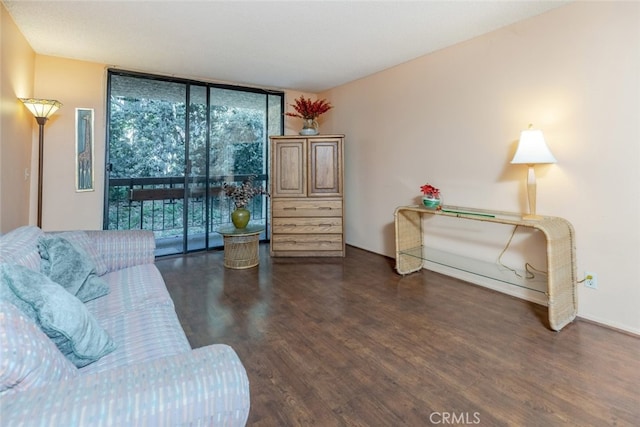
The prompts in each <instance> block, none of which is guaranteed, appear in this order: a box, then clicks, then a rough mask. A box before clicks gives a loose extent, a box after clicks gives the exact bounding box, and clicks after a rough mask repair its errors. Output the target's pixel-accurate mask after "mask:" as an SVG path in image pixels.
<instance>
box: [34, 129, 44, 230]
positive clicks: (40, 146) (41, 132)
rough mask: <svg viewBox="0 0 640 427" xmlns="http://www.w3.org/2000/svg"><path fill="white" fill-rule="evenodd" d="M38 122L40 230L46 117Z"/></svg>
mask: <svg viewBox="0 0 640 427" xmlns="http://www.w3.org/2000/svg"><path fill="white" fill-rule="evenodd" d="M36 121H37V122H38V131H39V135H38V222H37V225H38V227H40V228H42V176H43V175H42V169H43V167H42V166H43V164H44V162H43V155H44V124H45V123H47V118H46V117H36Z"/></svg>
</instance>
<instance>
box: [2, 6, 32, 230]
mask: <svg viewBox="0 0 640 427" xmlns="http://www.w3.org/2000/svg"><path fill="white" fill-rule="evenodd" d="M0 21H1V22H2V24H1V25H0V64H1V65H2V72H0V233H6V232H8V231H10V230H12V229H14V228H16V227H19V226H21V225H26V224H28V222H29V182H30V178H29V174H31V175H35V174H37V169H35V171H32V170H31V157H32V156H31V142H32V131H33V130H34V129H37V125H36V121H35V119H34V118H33V115H32V114H31V113H30V112H29V110H27V108H26V107H25V106H24V105H23V104H22V102H21V101H20V100H19V99H18V98H30V97H32V96H33V68H34V63H35V57H36V54H35V52H34V51H33V49H31V46H29V44H28V43H27V40H26V39H25V38H24V37H23V36H22V33H20V31H19V30H18V27H16V25H15V23H14V22H13V20H12V19H11V16H10V15H9V13H8V12H7V11H6V9H5V7H4V5H3V4H0ZM36 155H37V151H36ZM25 171H26V173H25ZM36 176H37V175H36Z"/></svg>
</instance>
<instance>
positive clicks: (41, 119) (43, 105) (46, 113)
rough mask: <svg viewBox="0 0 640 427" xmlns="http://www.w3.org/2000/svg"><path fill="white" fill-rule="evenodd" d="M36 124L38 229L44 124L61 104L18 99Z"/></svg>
mask: <svg viewBox="0 0 640 427" xmlns="http://www.w3.org/2000/svg"><path fill="white" fill-rule="evenodd" d="M20 101H22V102H23V103H24V105H25V107H27V108H28V109H29V111H31V113H32V114H33V115H34V116H35V118H36V121H37V122H38V131H39V132H38V222H37V224H38V227H42V165H43V158H42V156H43V154H44V124H45V123H46V122H47V119H48V118H49V117H51V116H52V115H53V114H54V113H55V112H56V111H58V108H60V107H61V106H62V104H61V103H60V102H58V101H56V100H53V99H36V98H20Z"/></svg>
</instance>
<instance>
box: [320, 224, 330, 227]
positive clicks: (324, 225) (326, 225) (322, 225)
mask: <svg viewBox="0 0 640 427" xmlns="http://www.w3.org/2000/svg"><path fill="white" fill-rule="evenodd" d="M332 225H333V224H318V227H331V226H332Z"/></svg>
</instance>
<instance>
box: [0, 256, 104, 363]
mask: <svg viewBox="0 0 640 427" xmlns="http://www.w3.org/2000/svg"><path fill="white" fill-rule="evenodd" d="M0 297H2V298H1V299H5V300H8V301H9V302H10V303H12V304H14V305H15V306H17V307H18V308H19V309H20V310H21V311H22V312H23V313H24V314H26V315H27V316H28V317H30V318H31V319H33V320H35V321H36V322H37V323H38V325H39V326H40V329H42V331H43V332H44V333H45V334H47V336H48V337H49V338H51V340H52V341H53V342H54V344H55V345H56V346H57V347H58V348H59V349H60V351H61V352H62V354H64V355H65V356H66V357H67V358H68V359H69V360H71V362H73V364H75V365H76V366H78V367H81V366H85V365H88V364H90V363H92V362H95V361H96V360H98V359H100V358H101V357H102V356H104V355H106V354H108V353H110V352H112V351H113V350H114V349H115V343H114V342H113V340H112V339H111V337H110V336H109V334H108V333H107V332H106V331H105V330H104V329H102V328H101V327H100V325H99V324H98V322H97V321H96V320H95V318H94V317H93V316H92V315H91V314H90V313H89V312H88V311H87V309H86V308H85V306H84V304H82V302H80V300H79V299H78V298H76V297H74V296H73V295H71V294H70V293H69V292H67V291H66V290H64V288H62V286H60V285H58V284H57V283H55V282H53V281H51V280H50V279H49V278H48V277H47V276H45V275H43V274H41V273H38V272H36V271H33V270H29V269H28V268H26V267H23V266H21V265H16V264H0Z"/></svg>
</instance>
